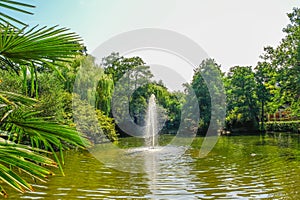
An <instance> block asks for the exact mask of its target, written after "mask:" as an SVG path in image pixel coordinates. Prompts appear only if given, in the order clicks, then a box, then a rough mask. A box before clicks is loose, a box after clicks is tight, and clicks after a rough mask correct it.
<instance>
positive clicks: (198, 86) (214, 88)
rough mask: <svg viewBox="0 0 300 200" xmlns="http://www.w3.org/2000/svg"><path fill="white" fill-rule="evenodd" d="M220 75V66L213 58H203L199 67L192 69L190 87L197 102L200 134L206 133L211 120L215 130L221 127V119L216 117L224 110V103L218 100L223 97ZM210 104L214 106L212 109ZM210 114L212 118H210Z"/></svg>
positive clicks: (221, 74)
mask: <svg viewBox="0 0 300 200" xmlns="http://www.w3.org/2000/svg"><path fill="white" fill-rule="evenodd" d="M222 77H223V73H222V72H221V69H220V66H219V65H218V64H217V63H216V61H215V60H214V59H206V60H203V61H202V63H201V64H200V65H199V67H198V68H196V69H195V70H194V76H193V80H192V83H191V87H192V89H193V90H194V91H195V94H196V96H197V99H198V103H199V110H200V124H199V132H200V134H202V135H203V134H206V132H207V130H208V128H209V126H210V122H212V121H213V123H212V124H211V125H212V126H214V127H213V130H214V131H215V132H217V130H218V129H220V128H221V127H219V126H220V125H221V123H222V122H221V121H222V119H218V117H221V116H222V112H223V111H224V110H225V105H223V104H222V101H220V100H221V99H224V98H225V96H223V93H224V91H223V89H222V88H223V84H222V83H223V82H222ZM212 106H214V108H213V109H212ZM218 112H220V113H218ZM212 116H213V118H214V119H212ZM215 123H216V124H215Z"/></svg>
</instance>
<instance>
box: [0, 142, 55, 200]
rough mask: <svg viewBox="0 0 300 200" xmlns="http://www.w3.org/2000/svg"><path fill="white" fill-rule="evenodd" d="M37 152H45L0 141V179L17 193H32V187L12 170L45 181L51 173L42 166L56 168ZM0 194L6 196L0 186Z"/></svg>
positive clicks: (51, 161) (50, 161) (53, 163)
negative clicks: (17, 170)
mask: <svg viewBox="0 0 300 200" xmlns="http://www.w3.org/2000/svg"><path fill="white" fill-rule="evenodd" d="M39 152H45V151H43V150H39V149H34V148H31V147H28V146H25V145H20V144H15V143H12V142H10V141H5V140H3V139H1V141H0V179H1V180H2V181H3V182H4V183H6V184H8V185H9V186H11V187H12V188H14V189H15V190H17V191H19V192H25V191H26V190H31V191H32V190H33V188H32V186H31V185H30V184H29V183H28V182H27V181H26V180H24V179H23V178H22V177H20V176H19V175H18V174H17V173H16V172H14V170H13V169H19V170H21V171H22V172H25V173H26V174H28V175H29V176H31V177H34V178H36V179H38V180H41V181H45V179H46V178H47V176H49V175H52V174H53V173H52V172H51V171H50V170H49V169H47V168H45V167H44V166H52V167H57V164H56V163H55V162H54V161H53V160H52V159H50V158H48V157H46V156H44V155H41V154H40V153H39ZM0 194H2V195H4V196H5V197H6V196H7V193H6V192H5V190H4V189H3V188H2V186H0Z"/></svg>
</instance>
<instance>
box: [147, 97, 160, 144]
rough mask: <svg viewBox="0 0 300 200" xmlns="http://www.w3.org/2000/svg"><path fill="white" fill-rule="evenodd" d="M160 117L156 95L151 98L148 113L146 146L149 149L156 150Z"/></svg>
mask: <svg viewBox="0 0 300 200" xmlns="http://www.w3.org/2000/svg"><path fill="white" fill-rule="evenodd" d="M157 119H158V115H157V106H156V102H155V95H154V94H152V95H151V96H150V99H149V102H148V109H147V112H146V130H145V144H146V146H147V147H150V148H153V149H154V148H155V147H156V146H157V143H158V121H157Z"/></svg>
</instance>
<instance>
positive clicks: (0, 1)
mask: <svg viewBox="0 0 300 200" xmlns="http://www.w3.org/2000/svg"><path fill="white" fill-rule="evenodd" d="M34 7H35V6H33V5H31V4H26V3H21V2H18V1H11V0H0V8H1V10H2V12H0V26H2V27H4V24H11V25H12V23H11V22H15V23H18V24H21V25H23V26H24V25H25V23H24V22H22V21H20V20H18V19H16V18H15V17H12V16H10V15H8V14H5V13H4V12H3V10H5V9H6V10H9V11H15V12H19V13H24V14H30V15H32V14H33V13H32V12H30V11H28V8H34Z"/></svg>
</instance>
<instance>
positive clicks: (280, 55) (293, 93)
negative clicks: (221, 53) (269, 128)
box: [261, 8, 300, 117]
mask: <svg viewBox="0 0 300 200" xmlns="http://www.w3.org/2000/svg"><path fill="white" fill-rule="evenodd" d="M288 17H289V19H290V24H289V25H287V27H286V28H284V29H283V32H284V33H285V34H286V36H285V37H284V38H283V39H282V40H281V42H280V44H279V45H278V46H277V47H276V48H273V47H270V46H268V47H265V48H264V51H265V52H264V54H263V55H262V56H261V58H262V59H263V61H264V62H267V63H268V64H269V65H270V66H272V67H273V68H275V69H276V71H277V73H278V76H277V85H278V86H279V87H278V93H279V94H280V95H278V96H277V99H274V100H275V101H276V102H277V103H278V105H279V106H284V107H287V109H289V110H290V111H291V112H292V114H293V115H294V116H298V117H299V116H300V109H299V105H300V77H299V73H300V67H299V53H298V52H299V45H300V9H299V8H294V9H293V12H291V13H289V14H288Z"/></svg>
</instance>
